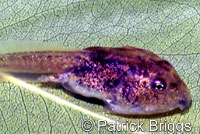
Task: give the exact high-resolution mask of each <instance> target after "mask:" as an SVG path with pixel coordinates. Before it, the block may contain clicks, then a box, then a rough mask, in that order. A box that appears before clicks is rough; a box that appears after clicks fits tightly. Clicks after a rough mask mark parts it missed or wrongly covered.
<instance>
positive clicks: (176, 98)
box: [0, 46, 191, 115]
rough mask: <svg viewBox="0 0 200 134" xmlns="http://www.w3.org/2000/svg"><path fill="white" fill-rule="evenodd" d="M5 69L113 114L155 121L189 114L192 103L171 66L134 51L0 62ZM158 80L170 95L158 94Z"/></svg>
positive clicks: (33, 55) (34, 55) (37, 55)
mask: <svg viewBox="0 0 200 134" xmlns="http://www.w3.org/2000/svg"><path fill="white" fill-rule="evenodd" d="M0 68H1V70H4V71H8V72H23V73H38V74H41V76H40V77H39V78H38V79H37V80H36V81H38V82H59V83H61V84H62V85H63V86H64V87H65V88H66V89H68V90H70V91H72V92H75V93H78V94H81V95H83V96H86V97H96V98H99V99H102V100H103V101H104V102H105V108H106V109H107V110H109V111H110V112H113V113H119V114H132V115H149V114H155V113H162V112H167V111H171V110H173V109H176V108H180V109H181V110H183V109H185V108H186V107H187V106H188V105H189V104H190V102H191V94H190V92H189V90H188V88H187V86H186V85H185V83H184V82H183V81H182V80H181V78H180V77H179V75H178V74H177V72H176V71H175V69H174V67H173V66H172V65H171V64H170V63H169V62H168V61H166V60H164V59H161V58H160V57H158V56H157V55H155V54H153V53H152V52H150V51H147V50H144V49H139V48H134V47H129V46H126V47H121V48H108V47H89V48H86V49H84V50H80V51H72V52H58V51H46V52H28V53H16V54H8V55H3V56H0ZM43 74H45V75H43ZM47 74H49V75H47ZM155 80H159V81H163V82H164V83H165V86H166V89H164V90H156V89H154V88H153V87H152V83H153V82H154V81H155Z"/></svg>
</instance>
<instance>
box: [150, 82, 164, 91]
mask: <svg viewBox="0 0 200 134" xmlns="http://www.w3.org/2000/svg"><path fill="white" fill-rule="evenodd" d="M166 87H167V85H166V83H165V81H164V80H162V79H154V80H153V81H152V82H151V88H152V89H154V90H157V91H164V90H165V89H166Z"/></svg>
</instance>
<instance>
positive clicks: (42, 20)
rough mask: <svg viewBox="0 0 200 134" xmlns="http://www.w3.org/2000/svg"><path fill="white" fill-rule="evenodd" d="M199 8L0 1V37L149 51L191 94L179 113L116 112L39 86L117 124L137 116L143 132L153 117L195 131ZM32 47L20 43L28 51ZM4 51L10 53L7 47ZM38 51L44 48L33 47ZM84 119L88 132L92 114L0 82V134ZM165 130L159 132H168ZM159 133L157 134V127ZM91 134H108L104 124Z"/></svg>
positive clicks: (61, 128)
mask: <svg viewBox="0 0 200 134" xmlns="http://www.w3.org/2000/svg"><path fill="white" fill-rule="evenodd" d="M199 5H200V3H199V1H197V0H191V1H186V0H185V1H181V0H168V1H166V0H142V1H138V0H117V1H116V0H110V1H105V0H101V1H100V0H95V1H94V0H89V1H79V0H76V1H70V0H69V1H66V0H59V1H56V0H53V1H45V0H44V1H41V0H34V1H29V0H24V1H8V0H7V1H2V2H1V6H0V39H1V40H34V41H35V40H37V41H40V42H46V43H47V44H49V45H50V44H51V46H52V44H56V45H60V46H69V47H71V48H85V47H89V46H115V47H117V46H125V45H130V46H135V47H139V48H144V49H147V50H150V51H152V52H155V53H156V54H158V55H159V56H161V57H163V58H165V59H167V60H169V61H170V62H171V63H172V64H173V66H174V67H175V68H176V70H177V72H178V73H179V74H180V76H181V78H182V79H183V80H184V81H185V83H186V84H187V86H188V87H189V89H190V91H191V93H192V105H191V107H190V108H189V109H187V110H186V111H184V112H183V113H180V112H175V113H173V114H169V115H165V116H161V115H155V116H152V117H137V116H133V117H123V116H117V115H112V114H110V113H108V112H106V111H105V110H104V108H103V107H102V106H100V105H95V104H91V103H88V102H86V101H83V100H80V99H77V98H74V97H73V96H71V95H68V94H65V93H64V92H63V91H61V90H58V89H56V88H55V87H50V88H42V89H43V90H44V91H47V92H49V93H52V94H54V95H56V96H58V97H60V98H62V99H64V100H66V101H69V102H72V103H74V104H76V105H79V106H81V107H83V108H86V109H88V110H90V111H93V112H94V113H97V114H100V115H103V116H104V117H108V118H110V119H112V120H115V121H117V120H118V121H119V122H120V123H126V121H127V122H128V123H131V122H132V123H133V122H135V123H137V122H138V121H140V123H144V125H143V128H144V129H145V132H149V130H150V128H149V121H150V120H156V121H157V122H158V123H161V122H162V123H165V124H167V126H166V127H167V128H168V125H169V123H175V126H174V127H175V128H174V130H176V129H178V130H180V131H182V130H181V125H177V123H178V122H179V123H183V132H184V133H185V132H186V130H188V129H187V127H186V126H185V123H190V124H191V126H192V130H191V132H190V133H199V132H200V120H199V118H200V103H199V101H200V99H199V98H200V80H199V79H200V38H199V35H200V22H199V20H200V12H199V11H200V7H199ZM1 47H6V46H1ZM23 47H26V46H24V45H20V44H18V49H19V48H21V49H24V48H23ZM34 47H35V46H31V45H27V48H28V49H30V50H31V48H34ZM9 49H10V50H12V49H13V50H12V51H13V52H15V48H13V47H10V48H9ZM41 49H44V50H45V49H48V48H47V47H46V48H45V47H43V48H42V46H41ZM36 86H37V87H39V85H36ZM88 119H90V120H91V121H92V122H93V123H94V128H93V130H91V131H90V132H89V133H96V132H97V131H98V126H97V123H98V120H99V119H98V118H96V117H94V116H91V115H88V114H85V113H83V112H81V111H80V110H75V109H73V108H70V107H68V106H66V105H61V104H59V103H57V102H55V101H53V100H49V99H48V98H46V97H44V96H41V95H38V94H35V93H33V92H30V91H28V90H26V89H25V88H22V87H19V86H16V85H14V84H12V83H5V82H2V83H0V133H8V134H10V133H19V134H21V133H56V134H57V133H63V134H65V133H84V131H83V130H82V129H81V124H82V123H83V121H84V120H88ZM169 126H170V125H169ZM176 126H178V128H176ZM171 127H173V126H172V125H171V126H170V128H168V129H166V131H165V133H166V132H167V131H170V130H171V131H172V128H171ZM161 130H162V132H164V126H162V128H161ZM178 130H177V131H178ZM116 132H117V130H116ZM99 133H106V134H107V133H112V132H109V130H108V126H107V127H104V128H101V129H100V131H99ZM121 133H130V131H128V132H121Z"/></svg>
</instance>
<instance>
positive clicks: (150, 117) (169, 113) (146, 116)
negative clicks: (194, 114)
mask: <svg viewBox="0 0 200 134" xmlns="http://www.w3.org/2000/svg"><path fill="white" fill-rule="evenodd" d="M191 105H192V104H190V105H189V106H188V107H187V108H186V109H184V110H183V111H181V110H180V109H179V108H177V109H174V110H172V111H169V112H164V113H157V114H151V115H128V114H116V113H110V114H112V115H116V116H122V117H125V118H137V119H156V118H162V117H166V116H172V115H177V114H181V115H184V114H186V113H188V112H189V109H190V107H191Z"/></svg>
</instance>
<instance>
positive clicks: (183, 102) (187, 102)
mask: <svg viewBox="0 0 200 134" xmlns="http://www.w3.org/2000/svg"><path fill="white" fill-rule="evenodd" d="M191 101H192V99H188V100H180V101H179V102H178V104H179V108H180V110H182V111H183V110H184V109H185V108H187V107H188V106H189V105H190V103H191Z"/></svg>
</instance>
